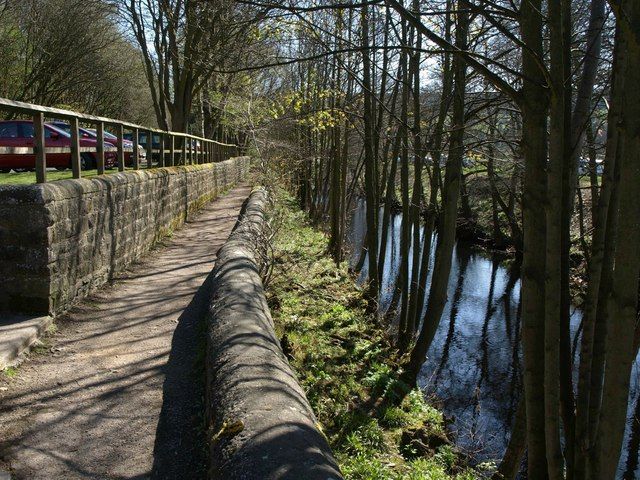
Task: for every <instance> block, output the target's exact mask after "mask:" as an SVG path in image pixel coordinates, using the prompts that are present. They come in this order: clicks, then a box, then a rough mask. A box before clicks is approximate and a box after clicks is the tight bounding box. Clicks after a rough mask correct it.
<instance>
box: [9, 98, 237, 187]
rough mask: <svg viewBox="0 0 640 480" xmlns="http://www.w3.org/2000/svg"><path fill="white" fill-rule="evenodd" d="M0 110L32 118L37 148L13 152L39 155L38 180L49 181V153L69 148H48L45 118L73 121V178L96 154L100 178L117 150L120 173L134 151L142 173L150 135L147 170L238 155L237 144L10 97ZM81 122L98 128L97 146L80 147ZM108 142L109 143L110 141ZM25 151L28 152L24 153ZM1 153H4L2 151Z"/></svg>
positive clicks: (134, 162)
mask: <svg viewBox="0 0 640 480" xmlns="http://www.w3.org/2000/svg"><path fill="white" fill-rule="evenodd" d="M0 110H4V111H7V112H11V113H13V114H19V115H23V116H29V117H31V118H32V119H33V129H34V145H33V150H31V151H27V150H30V147H26V148H25V147H23V148H14V149H13V150H15V152H13V153H25V154H35V171H36V181H37V182H38V183H44V182H46V181H47V152H49V153H54V150H55V153H60V149H61V148H62V149H65V147H47V146H46V144H45V117H46V118H52V119H60V120H65V121H68V122H69V125H70V128H71V146H70V147H69V148H68V149H66V151H67V152H70V153H71V170H72V175H73V178H81V176H82V170H81V165H82V162H81V154H82V153H84V152H95V154H96V155H95V159H96V167H97V171H98V175H104V173H105V152H109V151H110V150H113V151H115V152H117V157H116V158H117V166H118V170H119V171H124V170H125V168H126V166H125V152H131V162H130V163H131V167H132V168H133V169H134V170H139V169H140V168H141V165H140V136H141V134H144V135H145V136H146V139H147V141H146V165H145V167H146V168H153V167H165V166H166V167H170V166H174V165H194V164H200V163H212V162H220V161H223V160H226V159H228V158H231V157H233V156H237V155H238V147H237V145H231V144H226V143H220V142H217V141H215V140H210V139H208V138H203V137H198V136H196V135H190V134H187V133H179V132H171V131H165V130H160V129H157V128H149V127H143V126H140V125H136V124H133V123H129V122H123V121H120V120H114V119H112V118H104V117H97V116H94V115H85V114H82V113H77V112H73V111H70V110H63V109H59V108H50V107H43V106H41V105H33V104H30V103H24V102H17V101H14V100H9V99H6V98H0ZM80 122H82V123H83V124H90V125H94V126H95V129H96V146H95V148H91V147H81V146H80V138H81V136H80V132H79V128H80ZM105 126H109V127H111V128H113V129H115V131H114V132H112V133H113V134H114V135H115V136H116V137H117V138H118V140H117V142H116V143H117V145H116V146H115V148H114V147H109V146H105ZM125 132H130V133H131V138H132V140H131V141H132V143H133V146H132V147H131V148H125V146H124V135H125ZM154 136H155V137H157V138H158V139H159V142H158V146H157V148H154ZM107 143H108V141H107ZM23 150H24V151H23ZM0 153H1V152H0ZM154 154H157V157H158V160H157V162H156V163H155V164H154V162H153V156H154Z"/></svg>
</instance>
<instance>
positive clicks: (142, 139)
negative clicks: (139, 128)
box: [124, 132, 160, 160]
mask: <svg viewBox="0 0 640 480" xmlns="http://www.w3.org/2000/svg"><path fill="white" fill-rule="evenodd" d="M124 138H125V139H126V140H128V141H130V142H131V143H133V133H125V134H124ZM151 138H152V142H153V143H152V144H151V146H152V148H153V149H154V150H155V152H153V159H154V160H158V159H159V158H160V152H159V150H160V135H158V134H156V133H154V134H152V136H151ZM138 145H139V146H140V148H141V149H142V150H143V151H144V152H145V156H146V151H147V132H139V133H138Z"/></svg>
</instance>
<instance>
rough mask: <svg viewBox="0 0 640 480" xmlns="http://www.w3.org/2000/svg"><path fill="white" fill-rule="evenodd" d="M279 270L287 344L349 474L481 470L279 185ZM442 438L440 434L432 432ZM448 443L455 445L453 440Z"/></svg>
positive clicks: (450, 475) (273, 286) (465, 475)
mask: <svg viewBox="0 0 640 480" xmlns="http://www.w3.org/2000/svg"><path fill="white" fill-rule="evenodd" d="M271 216H272V223H273V224H274V225H276V230H277V232H276V235H275V237H274V272H273V276H272V279H271V282H270V284H269V287H268V290H267V297H268V303H269V305H270V307H271V309H272V314H273V318H274V321H275V324H276V330H277V332H278V334H279V335H280V336H281V337H282V342H281V343H282V347H283V350H284V352H285V354H286V355H287V357H288V358H289V360H290V363H291V365H292V367H293V369H294V370H295V371H296V373H297V375H298V378H299V380H300V383H301V385H302V387H303V388H304V390H305V392H306V394H307V397H308V399H309V401H310V403H311V406H312V407H313V409H314V411H315V413H316V416H317V417H318V421H319V423H320V425H321V426H322V429H323V431H324V432H325V433H326V435H327V438H328V439H329V442H330V444H331V447H332V449H333V451H334V453H335V455H336V458H337V460H338V462H339V463H340V466H341V468H342V471H343V473H344V475H345V477H346V478H347V479H354V480H355V479H363V480H374V479H384V480H387V479H389V480H395V479H401V478H402V479H416V480H417V479H457V480H462V479H471V478H478V475H477V474H476V473H475V472H470V471H467V470H465V468H464V467H462V466H461V465H462V462H461V456H460V455H459V454H458V452H457V451H456V449H455V447H454V446H453V445H452V444H451V443H450V442H449V441H448V440H446V434H445V428H444V421H443V416H442V414H441V413H440V412H439V411H438V410H437V409H435V408H434V407H432V406H430V405H429V404H427V403H426V401H425V400H424V397H423V395H422V394H421V392H419V391H412V392H410V393H408V394H407V395H404V396H402V397H399V396H398V393H397V392H399V391H403V390H404V391H405V392H406V390H407V388H406V386H404V385H403V384H402V382H401V381H400V379H399V376H400V373H401V372H400V367H399V365H400V364H401V359H400V358H399V355H398V352H397V351H396V350H395V349H394V347H393V345H392V343H391V342H390V339H389V338H388V336H387V333H386V331H385V329H384V328H383V327H382V326H381V325H380V324H378V323H376V322H375V320H374V319H373V318H372V317H370V316H369V315H368V314H367V313H366V308H365V307H366V302H365V300H364V298H363V295H362V291H361V290H360V289H358V287H357V286H356V283H355V280H354V279H353V278H352V277H351V275H349V273H348V271H347V267H346V265H342V266H340V267H336V265H335V264H334V263H333V261H332V260H331V259H330V258H329V257H328V255H327V254H326V252H327V245H328V240H327V238H326V236H325V235H324V234H323V233H322V232H320V231H318V230H315V229H314V228H312V227H311V225H310V223H309V221H308V218H307V216H306V214H305V213H304V212H301V211H300V210H299V209H298V208H297V206H296V202H295V200H294V199H293V198H291V197H290V196H288V195H287V194H286V193H284V192H278V193H277V199H276V202H275V205H274V207H273V211H272V212H271ZM409 431H411V432H414V433H415V432H420V433H419V434H420V436H421V438H437V439H445V440H444V441H445V443H444V445H442V446H440V447H439V448H438V449H434V450H433V451H430V452H428V453H427V454H426V455H421V454H416V452H415V451H410V450H411V449H409V448H406V446H405V447H403V445H402V439H403V437H407V432H409ZM428 443H432V442H428ZM444 446H446V449H443V447H444Z"/></svg>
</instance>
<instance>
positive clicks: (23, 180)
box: [0, 170, 117, 185]
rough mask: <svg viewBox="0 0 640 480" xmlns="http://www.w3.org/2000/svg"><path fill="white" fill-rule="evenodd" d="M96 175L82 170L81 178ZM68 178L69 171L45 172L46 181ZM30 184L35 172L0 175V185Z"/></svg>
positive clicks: (71, 176)
mask: <svg viewBox="0 0 640 480" xmlns="http://www.w3.org/2000/svg"><path fill="white" fill-rule="evenodd" d="M113 172H117V170H110V171H108V173H113ZM96 175H98V171H97V170H83V171H82V177H83V178H89V177H95V176H96ZM69 178H73V174H72V172H71V170H63V171H61V172H60V171H58V170H55V171H54V170H48V171H47V181H48V182H53V181H56V180H66V179H69ZM32 183H36V173H35V172H10V173H0V185H30V184H32Z"/></svg>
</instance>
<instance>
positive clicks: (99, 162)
mask: <svg viewBox="0 0 640 480" xmlns="http://www.w3.org/2000/svg"><path fill="white" fill-rule="evenodd" d="M96 168H97V169H98V175H104V123H103V122H98V124H97V125H96Z"/></svg>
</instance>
